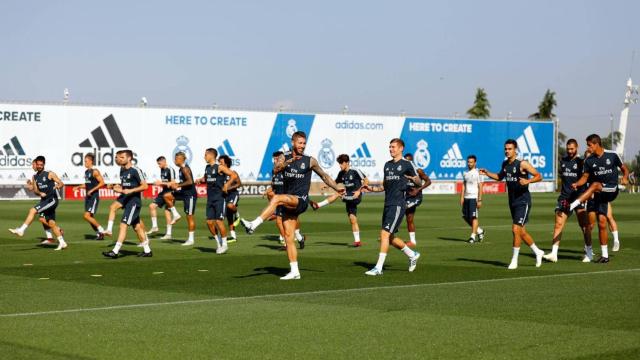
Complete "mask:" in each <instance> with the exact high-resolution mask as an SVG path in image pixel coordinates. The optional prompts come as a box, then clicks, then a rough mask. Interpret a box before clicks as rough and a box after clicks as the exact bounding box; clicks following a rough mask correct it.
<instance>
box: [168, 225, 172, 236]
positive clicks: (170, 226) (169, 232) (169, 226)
mask: <svg viewBox="0 0 640 360" xmlns="http://www.w3.org/2000/svg"><path fill="white" fill-rule="evenodd" d="M171 229H173V225H169V224H167V235H171Z"/></svg>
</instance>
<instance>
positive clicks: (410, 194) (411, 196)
mask: <svg viewBox="0 0 640 360" xmlns="http://www.w3.org/2000/svg"><path fill="white" fill-rule="evenodd" d="M404 159H405V160H407V161H409V162H411V163H412V164H413V167H414V168H415V169H416V171H417V173H418V176H419V177H420V185H416V184H414V183H413V181H411V180H409V181H408V182H407V186H408V187H409V189H407V198H406V202H407V209H406V210H405V215H406V217H407V231H409V242H408V243H407V245H409V246H410V247H415V246H416V245H417V244H416V224H415V223H414V220H413V219H414V218H415V215H416V209H417V208H418V206H420V204H422V190H424V189H426V188H427V187H428V186H429V185H431V179H429V177H428V176H427V174H425V173H424V171H423V170H422V169H421V168H419V167H417V166H415V163H414V162H413V154H411V153H407V154H405V155H404Z"/></svg>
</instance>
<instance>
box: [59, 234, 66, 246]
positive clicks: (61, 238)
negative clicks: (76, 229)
mask: <svg viewBox="0 0 640 360" xmlns="http://www.w3.org/2000/svg"><path fill="white" fill-rule="evenodd" d="M58 243H60V245H62V246H64V245H66V244H67V243H66V242H64V238H63V237H62V236H58Z"/></svg>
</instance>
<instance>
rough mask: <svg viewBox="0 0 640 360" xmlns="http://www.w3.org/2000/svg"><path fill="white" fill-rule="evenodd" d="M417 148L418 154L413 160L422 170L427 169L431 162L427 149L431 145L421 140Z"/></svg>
mask: <svg viewBox="0 0 640 360" xmlns="http://www.w3.org/2000/svg"><path fill="white" fill-rule="evenodd" d="M416 147H417V149H416V153H415V154H414V156H413V160H414V161H415V164H416V165H418V166H419V167H420V168H422V169H425V168H426V167H427V166H429V163H430V162H431V154H429V150H427V147H429V143H428V142H426V141H425V140H424V139H420V141H418V143H417V144H416Z"/></svg>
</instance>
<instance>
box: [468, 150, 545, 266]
mask: <svg viewBox="0 0 640 360" xmlns="http://www.w3.org/2000/svg"><path fill="white" fill-rule="evenodd" d="M517 149H518V143H517V142H516V141H515V140H513V139H509V140H507V141H506V142H505V143H504V156H505V157H506V158H507V160H505V161H503V162H502V169H501V170H500V172H499V173H497V174H494V173H492V172H489V171H487V170H486V169H480V174H481V175H486V176H488V177H490V178H492V179H493V180H497V181H501V180H502V179H505V180H506V182H507V192H508V194H509V210H511V220H512V226H511V231H512V232H513V257H512V258H511V263H510V264H509V267H508V269H509V270H513V269H517V268H518V254H520V242H521V241H524V242H525V243H526V244H527V245H529V247H530V248H531V251H533V253H534V254H535V256H536V267H540V265H542V255H544V251H542V250H540V249H538V247H537V246H536V244H535V242H534V241H533V238H532V237H531V235H530V234H529V233H528V232H527V230H526V229H525V225H526V224H527V222H528V221H529V213H530V212H531V193H529V184H532V183H536V182H538V181H540V180H542V176H540V173H539V172H538V170H536V168H534V167H533V166H532V165H531V164H530V163H529V162H528V161H526V160H518V158H517ZM529 175H531V176H532V177H531V178H529Z"/></svg>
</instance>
